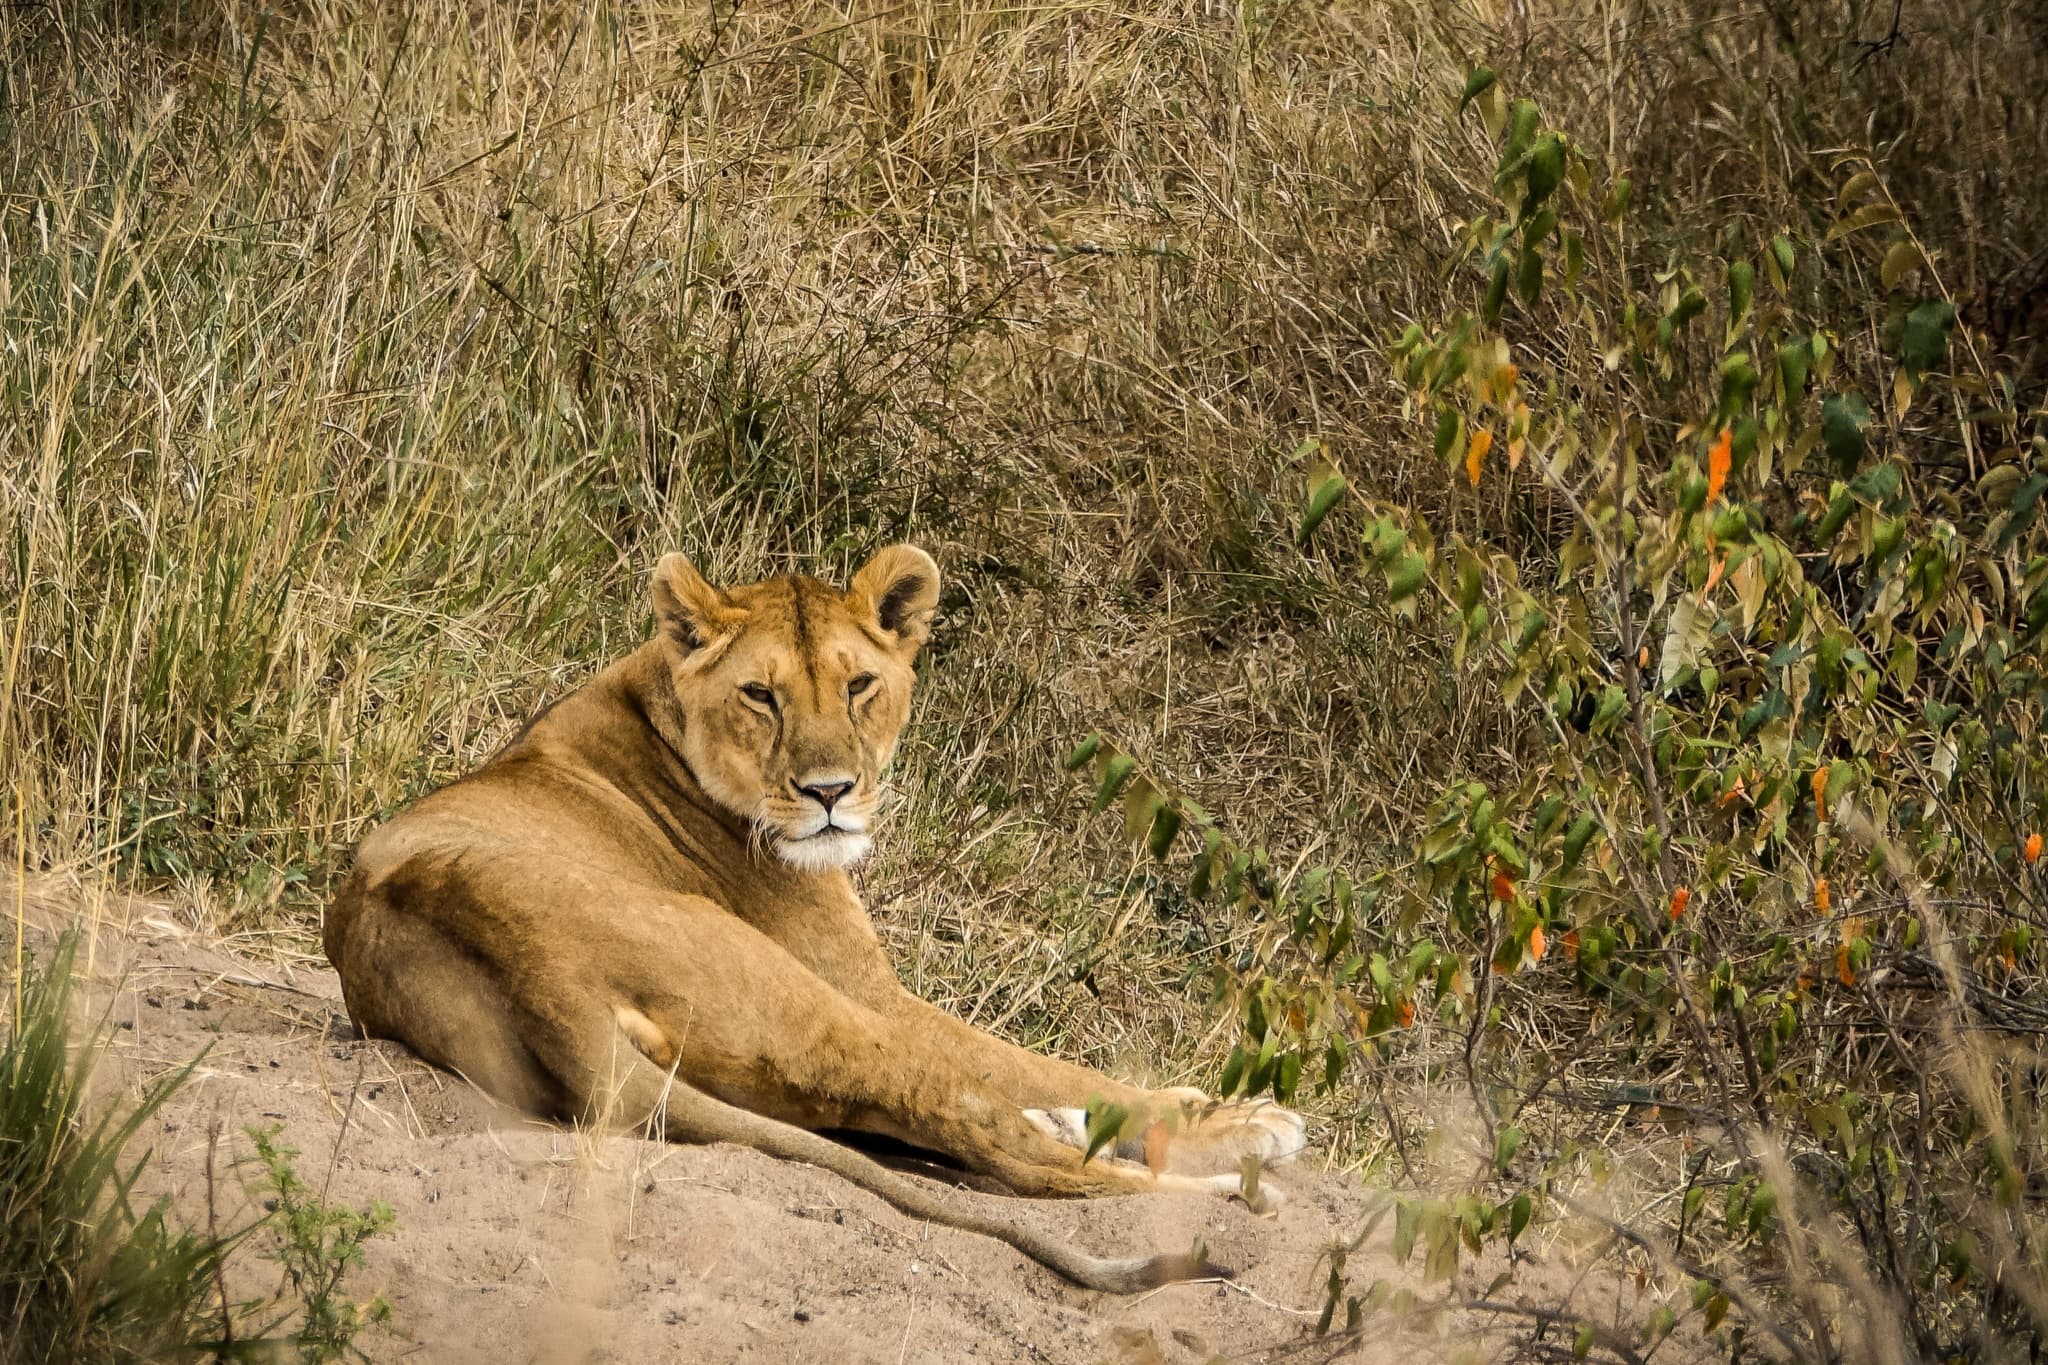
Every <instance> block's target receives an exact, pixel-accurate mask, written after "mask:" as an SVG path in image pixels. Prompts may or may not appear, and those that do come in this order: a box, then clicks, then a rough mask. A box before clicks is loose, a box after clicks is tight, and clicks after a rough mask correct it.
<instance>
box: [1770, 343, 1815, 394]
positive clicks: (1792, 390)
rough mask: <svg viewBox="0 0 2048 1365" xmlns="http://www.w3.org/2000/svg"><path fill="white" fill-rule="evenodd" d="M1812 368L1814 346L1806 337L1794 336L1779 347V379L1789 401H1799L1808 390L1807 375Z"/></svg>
mask: <svg viewBox="0 0 2048 1365" xmlns="http://www.w3.org/2000/svg"><path fill="white" fill-rule="evenodd" d="M1812 369H1813V346H1812V345H1811V343H1809V342H1808V341H1807V339H1806V338H1805V337H1801V336H1795V337H1792V338H1790V339H1788V340H1787V341H1786V342H1785V344H1784V345H1782V346H1780V347H1779V348H1778V379H1779V381H1780V382H1781V383H1782V384H1783V385H1784V388H1785V401H1786V402H1787V403H1796V402H1798V401H1799V397H1800V395H1801V394H1803V393H1805V392H1806V376H1807V374H1808V373H1809V372H1811V370H1812Z"/></svg>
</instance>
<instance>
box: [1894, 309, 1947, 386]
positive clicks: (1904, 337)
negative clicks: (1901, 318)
mask: <svg viewBox="0 0 2048 1365" xmlns="http://www.w3.org/2000/svg"><path fill="white" fill-rule="evenodd" d="M1955 325H1956V306H1955V305H1954V304H1952V303H1950V302H1949V301H1948V300H1947V299H1922V300H1921V301H1920V302H1919V303H1917V304H1915V305H1914V306H1913V311H1912V312H1910V313H1908V314H1906V325H1905V329H1904V330H1903V331H1901V332H1900V333H1899V363H1900V364H1902V365H1904V366H1905V367H1906V373H1907V374H1908V375H1910V376H1911V377H1912V378H1913V379H1914V380H1916V381H1917V380H1918V379H1919V378H1920V376H1921V375H1923V374H1926V373H1927V372H1928V371H1929V370H1935V369H1939V368H1941V366H1942V363H1943V362H1944V361H1946V360H1947V359H1948V334H1949V332H1950V330H1951V329H1952V328H1954V326H1955Z"/></svg>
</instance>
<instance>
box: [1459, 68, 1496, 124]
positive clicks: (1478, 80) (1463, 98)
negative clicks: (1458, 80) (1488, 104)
mask: <svg viewBox="0 0 2048 1365" xmlns="http://www.w3.org/2000/svg"><path fill="white" fill-rule="evenodd" d="M1496 79H1497V77H1495V75H1494V74H1493V68H1492V67H1490V66H1475V67H1473V68H1472V74H1471V75H1469V76H1467V77H1465V90H1464V93H1463V94H1461V95H1460V96H1459V97H1458V112H1459V113H1461V114H1462V113H1464V112H1465V106H1466V105H1468V104H1470V103H1471V102H1472V101H1473V100H1476V99H1478V98H1479V97H1480V96H1481V95H1483V94H1485V93H1486V92H1487V91H1489V90H1491V89H1493V83H1494V81H1495V80H1496Z"/></svg>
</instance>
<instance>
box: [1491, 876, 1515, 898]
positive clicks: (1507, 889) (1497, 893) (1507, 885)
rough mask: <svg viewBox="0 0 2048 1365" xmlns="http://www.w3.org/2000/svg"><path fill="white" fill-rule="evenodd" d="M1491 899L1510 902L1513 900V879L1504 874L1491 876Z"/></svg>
mask: <svg viewBox="0 0 2048 1365" xmlns="http://www.w3.org/2000/svg"><path fill="white" fill-rule="evenodd" d="M1493 898H1494V899H1495V900H1497V901H1511V900H1513V899H1514V898H1515V879H1514V878H1513V877H1510V876H1509V875H1508V874H1507V873H1505V872H1496V873H1494V874H1493Z"/></svg>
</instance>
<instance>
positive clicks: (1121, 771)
mask: <svg viewBox="0 0 2048 1365" xmlns="http://www.w3.org/2000/svg"><path fill="white" fill-rule="evenodd" d="M1137 767H1138V760H1137V759H1135V758H1132V757H1131V756H1130V755H1129V754H1112V755H1111V756H1110V760H1109V762H1107V763H1105V764H1103V765H1102V785H1101V786H1099V787H1097V788H1096V789H1095V804H1094V805H1092V806H1090V807H1089V808H1088V812H1089V814H1091V815H1100V814H1102V812H1104V811H1106V810H1108V809H1109V803H1110V802H1112V801H1114V800H1116V799H1117V797H1118V796H1119V795H1121V794H1122V793H1123V789H1124V783H1126V782H1128V781H1130V780H1131V774H1132V773H1133V772H1135V771H1137Z"/></svg>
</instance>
